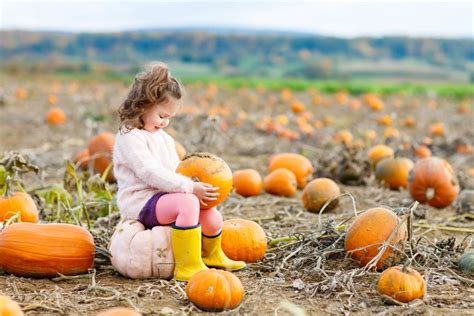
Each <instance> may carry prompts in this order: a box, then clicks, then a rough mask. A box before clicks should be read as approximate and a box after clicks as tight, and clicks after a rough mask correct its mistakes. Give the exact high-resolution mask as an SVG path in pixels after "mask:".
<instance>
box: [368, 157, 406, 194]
mask: <svg viewBox="0 0 474 316" xmlns="http://www.w3.org/2000/svg"><path fill="white" fill-rule="evenodd" d="M412 168H413V161H411V160H410V159H408V158H385V159H383V160H382V161H380V162H379V163H378V164H377V167H376V168H375V177H376V178H377V180H379V181H381V182H383V183H384V185H385V186H386V187H388V188H390V189H392V190H398V189H399V188H406V187H407V181H408V174H409V173H410V170H411V169H412Z"/></svg>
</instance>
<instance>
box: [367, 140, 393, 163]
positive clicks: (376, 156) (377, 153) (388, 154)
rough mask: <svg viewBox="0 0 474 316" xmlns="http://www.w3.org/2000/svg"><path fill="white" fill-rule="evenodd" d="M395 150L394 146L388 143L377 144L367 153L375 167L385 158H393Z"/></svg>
mask: <svg viewBox="0 0 474 316" xmlns="http://www.w3.org/2000/svg"><path fill="white" fill-rule="evenodd" d="M394 154H395V153H394V151H393V149H392V148H390V147H388V146H386V145H376V146H374V147H372V148H370V150H369V152H368V153H367V156H368V159H369V162H370V164H371V165H372V167H373V168H375V167H376V166H377V163H378V162H379V161H380V160H382V159H384V158H393V156H394Z"/></svg>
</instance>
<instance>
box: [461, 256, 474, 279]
mask: <svg viewBox="0 0 474 316" xmlns="http://www.w3.org/2000/svg"><path fill="white" fill-rule="evenodd" d="M458 268H459V270H460V271H462V272H464V273H468V274H473V275H474V251H473V250H471V251H467V252H465V253H464V254H463V255H462V256H461V257H460V258H459V261H458Z"/></svg>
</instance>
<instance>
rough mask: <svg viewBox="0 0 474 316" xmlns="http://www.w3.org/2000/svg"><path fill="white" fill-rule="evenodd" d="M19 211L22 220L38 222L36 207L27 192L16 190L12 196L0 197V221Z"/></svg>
mask: <svg viewBox="0 0 474 316" xmlns="http://www.w3.org/2000/svg"><path fill="white" fill-rule="evenodd" d="M17 212H20V216H21V221H22V222H32V223H36V222H38V209H37V208H36V204H35V202H34V201H33V199H32V198H31V196H30V195H29V194H28V193H24V192H16V193H14V194H13V195H12V196H6V197H0V222H3V221H6V220H7V219H9V218H10V217H12V216H14V215H15V214H16V213H17Z"/></svg>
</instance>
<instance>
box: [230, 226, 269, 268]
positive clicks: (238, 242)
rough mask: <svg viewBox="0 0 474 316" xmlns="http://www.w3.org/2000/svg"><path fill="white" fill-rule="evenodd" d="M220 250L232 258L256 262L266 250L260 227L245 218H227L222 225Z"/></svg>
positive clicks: (265, 241) (265, 239)
mask: <svg viewBox="0 0 474 316" xmlns="http://www.w3.org/2000/svg"><path fill="white" fill-rule="evenodd" d="M221 244H222V250H223V251H224V253H225V254H226V256H227V257H229V258H230V259H232V260H237V261H239V260H241V261H245V262H257V261H259V260H261V259H262V258H263V256H264V255H265V252H266V251H267V238H266V236H265V232H264V231H263V229H262V227H260V225H258V224H257V223H255V222H253V221H249V220H246V219H239V218H234V219H229V220H226V221H224V224H223V226H222V242H221Z"/></svg>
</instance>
